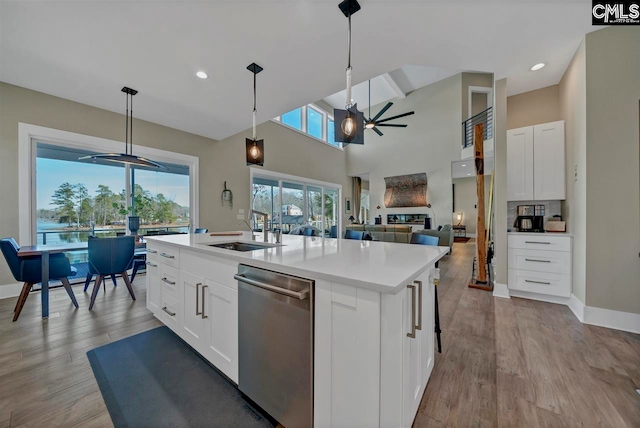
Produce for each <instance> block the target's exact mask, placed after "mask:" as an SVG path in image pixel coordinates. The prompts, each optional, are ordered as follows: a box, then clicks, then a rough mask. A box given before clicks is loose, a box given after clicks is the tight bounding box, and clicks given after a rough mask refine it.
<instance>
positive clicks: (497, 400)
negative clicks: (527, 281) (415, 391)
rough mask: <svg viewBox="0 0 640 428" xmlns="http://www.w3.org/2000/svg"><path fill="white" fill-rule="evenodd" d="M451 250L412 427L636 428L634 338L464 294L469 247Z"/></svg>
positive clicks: (639, 346) (564, 313)
mask: <svg viewBox="0 0 640 428" xmlns="http://www.w3.org/2000/svg"><path fill="white" fill-rule="evenodd" d="M454 245H455V247H454V252H453V254H452V255H451V256H450V257H449V258H448V260H447V261H446V262H444V263H441V266H440V267H441V282H440V286H439V287H440V288H438V296H439V299H440V316H441V328H442V340H443V352H442V354H437V353H436V362H435V368H434V370H433V373H432V374H431V379H430V380H429V384H428V385H427V389H426V392H425V395H424V397H423V400H422V403H421V404H420V410H419V412H418V415H417V417H416V419H415V422H414V427H420V428H422V427H577V426H584V427H616V428H618V427H640V395H638V393H636V391H635V390H636V388H640V335H637V334H631V333H625V332H620V331H616V330H610V329H606V328H601V327H594V326H589V325H586V324H584V325H583V324H581V323H580V322H579V321H578V320H577V318H576V317H575V316H574V315H573V313H572V312H571V311H570V310H569V308H568V307H566V306H563V305H554V304H551V303H543V302H537V301H533V300H525V299H517V298H512V299H494V298H493V297H492V295H491V293H489V292H486V291H481V290H475V289H472V288H468V287H467V286H466V284H468V282H469V279H470V277H471V262H472V260H473V256H474V246H475V243H474V242H473V241H470V242H468V243H466V244H464V243H455V244H454Z"/></svg>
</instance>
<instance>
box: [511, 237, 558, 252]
mask: <svg viewBox="0 0 640 428" xmlns="http://www.w3.org/2000/svg"><path fill="white" fill-rule="evenodd" d="M508 242H509V249H511V248H521V249H524V250H543V251H571V238H570V237H569V236H549V235H547V234H542V233H541V234H540V236H537V235H509V237H508Z"/></svg>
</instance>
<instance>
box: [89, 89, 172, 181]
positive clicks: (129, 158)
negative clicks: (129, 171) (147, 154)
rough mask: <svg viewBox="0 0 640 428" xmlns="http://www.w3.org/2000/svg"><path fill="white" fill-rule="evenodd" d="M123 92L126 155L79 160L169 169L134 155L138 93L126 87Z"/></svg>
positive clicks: (95, 155) (94, 155)
mask: <svg viewBox="0 0 640 428" xmlns="http://www.w3.org/2000/svg"><path fill="white" fill-rule="evenodd" d="M122 92H124V93H125V94H126V96H127V107H126V109H127V120H126V125H125V140H124V141H125V142H124V153H96V154H93V155H88V156H82V157H80V158H78V160H88V159H92V160H94V161H95V160H104V161H109V162H117V163H125V164H130V165H136V166H144V167H148V168H154V169H167V168H166V167H165V166H164V165H161V164H159V163H157V162H154V161H152V160H149V159H146V158H143V157H140V156H135V155H134V154H133V96H134V95H135V94H137V93H138V91H136V90H135V89H131V88H127V87H126V86H125V87H124V88H122ZM129 104H131V108H129Z"/></svg>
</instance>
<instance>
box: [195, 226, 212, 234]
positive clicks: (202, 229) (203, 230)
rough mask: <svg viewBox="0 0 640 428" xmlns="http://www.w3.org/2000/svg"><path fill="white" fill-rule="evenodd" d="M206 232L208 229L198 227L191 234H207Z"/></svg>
mask: <svg viewBox="0 0 640 428" xmlns="http://www.w3.org/2000/svg"><path fill="white" fill-rule="evenodd" d="M208 231H209V229H207V228H204V227H198V228H196V229H195V230H194V231H193V233H207V232H208Z"/></svg>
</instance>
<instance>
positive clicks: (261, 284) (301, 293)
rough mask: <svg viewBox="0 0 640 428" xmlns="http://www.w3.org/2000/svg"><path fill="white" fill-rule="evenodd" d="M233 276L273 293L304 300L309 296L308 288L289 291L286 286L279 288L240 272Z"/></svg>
mask: <svg viewBox="0 0 640 428" xmlns="http://www.w3.org/2000/svg"><path fill="white" fill-rule="evenodd" d="M233 277H234V278H235V279H237V280H238V281H240V282H244V283H245V284H249V285H253V286H256V287H260V288H264V289H265V290H269V291H273V292H274V293H279V294H284V295H285V296H289V297H294V298H296V299H299V300H305V299H307V298H308V297H309V290H303V291H291V290H288V289H286V288H281V287H278V286H275V285H271V284H267V283H266V282H261V281H257V280H255V279H251V278H247V277H246V276H244V275H243V274H241V273H239V274H236V275H233Z"/></svg>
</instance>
